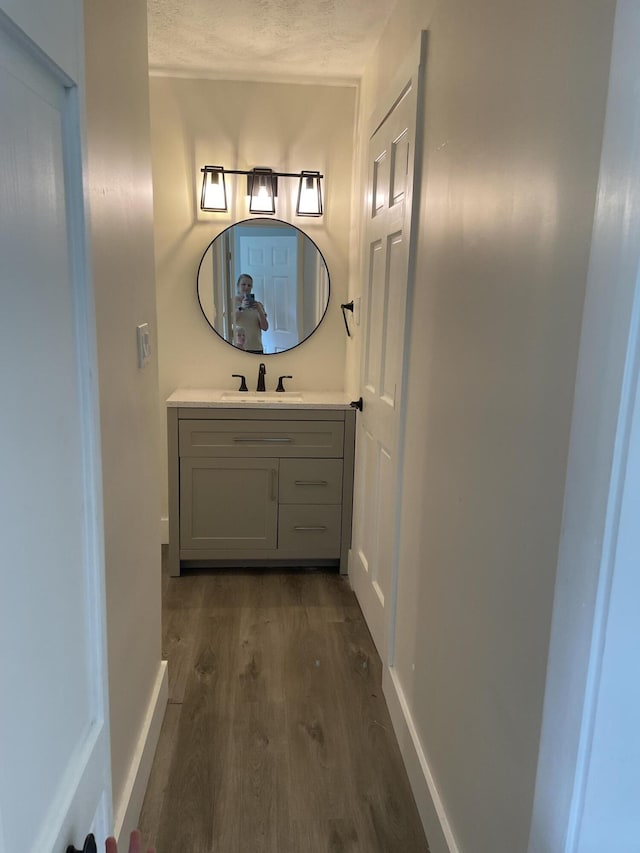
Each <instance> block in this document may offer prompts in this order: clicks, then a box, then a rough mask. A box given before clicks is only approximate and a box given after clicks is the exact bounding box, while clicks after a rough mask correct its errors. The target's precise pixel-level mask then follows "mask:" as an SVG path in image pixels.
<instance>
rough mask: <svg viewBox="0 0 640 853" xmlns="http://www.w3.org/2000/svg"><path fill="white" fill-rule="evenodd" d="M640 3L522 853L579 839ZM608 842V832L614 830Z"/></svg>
mask: <svg viewBox="0 0 640 853" xmlns="http://www.w3.org/2000/svg"><path fill="white" fill-rule="evenodd" d="M639 38H640V8H639V7H638V4H637V2H636V0H619V2H618V6H617V11H616V20H615V26H614V36H613V46H612V57H611V70H610V77H609V91H608V95H607V111H606V118H605V124H604V138H603V147H602V156H601V162H600V174H599V182H598V196H597V202H596V210H595V217H594V229H593V239H592V247H591V257H590V259H589V271H588V280H587V290H586V295H585V304H584V313H583V324H582V334H581V340H580V352H579V357H578V368H577V377H576V390H575V397H574V408H573V417H572V424H571V438H570V445H569V459H568V465H567V476H566V485H565V501H564V509H563V518H562V535H561V540H560V548H559V555H558V568H557V574H556V588H555V598H554V606H553V617H552V625H551V636H550V643H549V658H548V664H547V678H546V685H545V697H544V709H543V718H542V729H541V735H540V749H539V756H538V769H537V777H536V788H535V796H534V802H533V811H532V820H531V832H530V837H529V848H528V849H529V853H547V851H553V853H574V851H576V850H577V849H586V847H583V846H582V842H581V840H580V841H579V834H580V827H581V820H582V808H583V802H584V792H585V785H586V784H587V782H588V775H589V773H590V772H593V770H592V768H590V766H589V757H590V752H591V746H592V739H593V731H594V727H593V723H594V714H595V708H596V703H597V702H598V698H599V695H600V694H601V691H602V690H603V689H605V690H607V689H611V685H605V686H604V687H603V685H602V684H601V683H600V667H601V663H602V653H603V648H604V645H605V643H606V640H607V631H608V630H609V629H613V628H614V627H615V625H613V624H612V625H608V619H609V603H610V590H611V582H612V573H613V572H614V571H615V565H614V563H615V548H616V546H617V538H618V524H619V518H620V501H621V492H622V488H623V485H624V477H625V475H626V473H627V463H628V450H629V446H628V439H629V429H630V424H631V417H632V409H631V407H632V404H633V394H634V376H635V372H636V371H637V360H638V358H639V357H640V352H639V344H638V327H639V326H640V317H639V313H640V308H639V305H638V302H639V300H640V285H639V284H638V272H639V270H640V244H639V243H638V237H637V235H638V229H639V228H640V109H639V107H638V101H637V68H638V61H637V43H638V39H639ZM610 842H611V845H612V847H611V849H613V848H615V847H616V843H615V842H616V839H615V838H611V839H610Z"/></svg>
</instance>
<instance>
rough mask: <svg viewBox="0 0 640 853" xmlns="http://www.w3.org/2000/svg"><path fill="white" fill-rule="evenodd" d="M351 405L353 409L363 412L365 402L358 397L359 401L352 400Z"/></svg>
mask: <svg viewBox="0 0 640 853" xmlns="http://www.w3.org/2000/svg"><path fill="white" fill-rule="evenodd" d="M349 405H350V406H351V408H352V409H360V411H362V407H363V405H364V401H363V399H362V397H358V399H357V400H352V401H351V402H350V403H349Z"/></svg>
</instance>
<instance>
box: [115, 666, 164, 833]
mask: <svg viewBox="0 0 640 853" xmlns="http://www.w3.org/2000/svg"><path fill="white" fill-rule="evenodd" d="M168 699H169V675H168V668H167V661H166V660H163V661H160V666H159V668H158V674H157V676H156V682H155V684H154V685H153V691H152V693H151V699H150V701H149V705H148V706H147V713H146V714H145V718H144V723H143V725H142V730H141V732H140V737H139V738H138V742H137V744H136V748H135V750H134V754H133V757H132V759H131V763H130V765H129V773H128V774H127V782H126V785H125V787H124V792H123V794H122V798H121V800H120V802H119V803H114V824H115V826H114V829H115V837H116V840H117V841H118V843H120V839H121V838H123V839H125V840H127V843H128V838H129V833H130V832H131V831H132V830H133V829H136V827H137V825H138V820H139V818H140V812H141V811H142V803H143V802H144V795H145V793H146V790H147V784H148V783H149V774H150V773H151V765H152V763H153V757H154V755H155V754H156V747H157V745H158V738H159V737H160V728H161V726H162V720H163V719H164V712H165V709H166V707H167V701H168Z"/></svg>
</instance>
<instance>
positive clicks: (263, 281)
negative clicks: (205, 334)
mask: <svg viewBox="0 0 640 853" xmlns="http://www.w3.org/2000/svg"><path fill="white" fill-rule="evenodd" d="M240 269H241V270H242V272H246V273H249V275H250V276H251V277H252V278H253V292H254V293H255V295H256V299H257V300H259V301H260V302H262V304H263V305H264V307H265V311H266V312H267V315H268V320H269V330H268V331H267V332H263V333H262V342H263V344H264V351H265V352H282V351H283V350H286V349H291V347H294V346H295V345H296V344H297V343H298V316H299V309H301V306H299V305H298V240H297V238H296V237H295V236H292V237H252V236H242V237H241V238H240Z"/></svg>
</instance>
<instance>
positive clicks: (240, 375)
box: [231, 373, 249, 391]
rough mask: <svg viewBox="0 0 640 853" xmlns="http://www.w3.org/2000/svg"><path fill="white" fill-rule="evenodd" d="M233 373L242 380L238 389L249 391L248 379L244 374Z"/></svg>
mask: <svg viewBox="0 0 640 853" xmlns="http://www.w3.org/2000/svg"><path fill="white" fill-rule="evenodd" d="M231 375H232V376H235V378H236V379H240V380H241V382H240V387H239V388H238V391H248V390H249V389H248V388H247V380H246V379H245V378H244V376H243V375H242V374H241V373H232V374H231Z"/></svg>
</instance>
